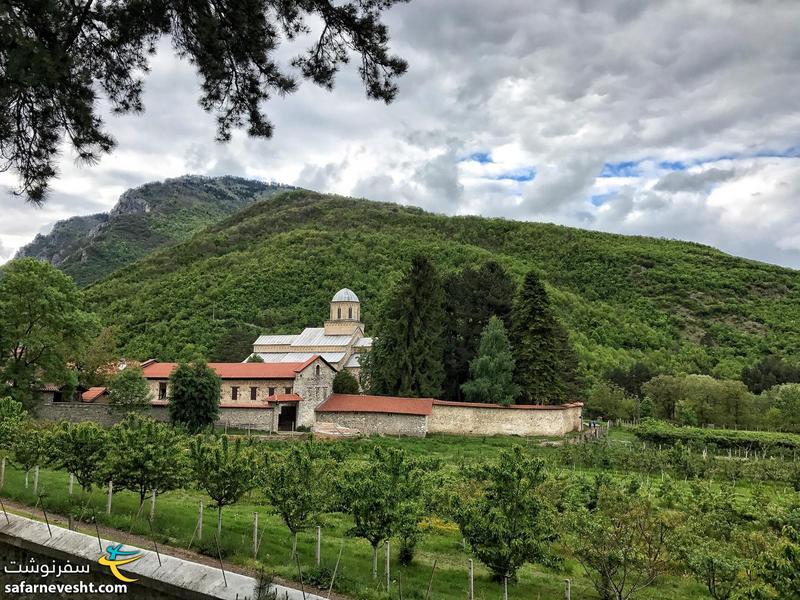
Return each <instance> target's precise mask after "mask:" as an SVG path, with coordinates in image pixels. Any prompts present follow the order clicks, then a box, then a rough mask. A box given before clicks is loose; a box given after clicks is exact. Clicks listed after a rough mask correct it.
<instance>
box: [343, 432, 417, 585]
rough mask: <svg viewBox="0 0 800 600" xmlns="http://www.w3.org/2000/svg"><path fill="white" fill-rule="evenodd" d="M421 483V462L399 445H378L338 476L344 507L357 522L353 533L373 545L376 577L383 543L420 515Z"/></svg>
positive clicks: (373, 563)
mask: <svg viewBox="0 0 800 600" xmlns="http://www.w3.org/2000/svg"><path fill="white" fill-rule="evenodd" d="M421 486H422V476H421V472H420V469H419V468H418V465H417V464H416V463H415V462H414V461H412V460H410V459H409V458H408V457H407V456H406V453H405V452H404V451H402V450H400V449H397V448H391V449H384V448H379V447H378V448H375V449H374V450H373V452H372V454H371V455H370V456H369V457H368V459H367V460H366V461H363V462H352V463H350V464H347V465H346V467H345V468H344V471H343V473H342V474H341V476H340V477H339V478H338V479H337V482H336V489H337V494H338V498H339V502H340V503H341V508H342V510H344V511H346V512H347V513H348V514H350V516H352V517H353V521H354V525H353V527H352V529H351V530H350V534H351V535H354V536H356V537H360V538H364V539H365V540H367V541H368V542H369V543H370V544H371V545H372V576H373V577H377V576H378V548H379V547H380V545H381V544H382V543H383V542H385V541H386V540H387V539H389V538H391V537H392V536H393V535H395V534H396V533H398V532H399V531H400V529H401V527H407V526H408V524H409V522H410V521H411V520H413V519H414V517H413V515H419V507H420V495H421V491H422V488H421ZM418 522H419V517H417V520H416V521H415V522H414V524H415V525H416V523H418Z"/></svg>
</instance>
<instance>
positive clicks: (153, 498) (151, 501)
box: [150, 490, 156, 521]
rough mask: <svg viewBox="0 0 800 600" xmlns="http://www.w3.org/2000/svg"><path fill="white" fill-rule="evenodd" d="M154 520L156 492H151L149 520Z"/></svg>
mask: <svg viewBox="0 0 800 600" xmlns="http://www.w3.org/2000/svg"><path fill="white" fill-rule="evenodd" d="M155 518H156V491H155V490H153V495H152V496H150V520H151V521H152V520H153V519H155Z"/></svg>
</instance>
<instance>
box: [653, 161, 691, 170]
mask: <svg viewBox="0 0 800 600" xmlns="http://www.w3.org/2000/svg"><path fill="white" fill-rule="evenodd" d="M658 168H659V169H667V170H668V171H685V170H686V168H687V164H686V163H685V162H682V161H680V160H662V161H661V162H660V163H658Z"/></svg>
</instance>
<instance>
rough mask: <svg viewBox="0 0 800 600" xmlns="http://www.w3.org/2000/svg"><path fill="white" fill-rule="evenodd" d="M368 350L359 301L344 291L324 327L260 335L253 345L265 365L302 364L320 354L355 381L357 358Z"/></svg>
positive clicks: (369, 343) (357, 372) (334, 301)
mask: <svg viewBox="0 0 800 600" xmlns="http://www.w3.org/2000/svg"><path fill="white" fill-rule="evenodd" d="M371 347H372V338H370V337H366V336H365V335H364V324H363V323H362V322H361V302H360V301H359V300H358V296H356V295H355V293H354V292H353V291H352V290H349V289H347V288H343V289H341V290H339V291H338V292H336V294H335V295H334V296H333V299H332V300H331V304H330V318H329V319H328V320H327V321H325V324H324V326H323V327H306V328H305V329H304V330H303V331H302V332H300V333H297V334H290V335H261V336H259V337H258V339H257V340H256V341H255V342H253V354H257V355H259V356H260V357H261V358H262V359H264V362H265V363H303V362H305V361H307V360H308V359H310V358H311V357H312V356H315V355H319V356H321V357H322V358H324V359H325V361H327V362H328V363H329V364H331V365H333V367H334V368H335V369H336V370H337V371H341V370H342V369H345V370H347V371H349V372H350V373H351V374H352V375H353V376H354V377H355V378H356V379H358V376H359V369H360V360H359V359H360V357H361V355H362V353H364V352H368V351H369V350H370V348H371ZM251 356H252V355H251Z"/></svg>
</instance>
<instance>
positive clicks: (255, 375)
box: [142, 361, 309, 379]
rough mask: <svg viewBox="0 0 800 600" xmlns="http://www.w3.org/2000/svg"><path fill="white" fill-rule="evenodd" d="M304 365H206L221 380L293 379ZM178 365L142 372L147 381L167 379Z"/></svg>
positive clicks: (150, 367) (153, 366) (158, 364)
mask: <svg viewBox="0 0 800 600" xmlns="http://www.w3.org/2000/svg"><path fill="white" fill-rule="evenodd" d="M308 363H309V361H306V362H305V363H208V366H209V367H211V368H212V369H213V370H214V372H215V373H216V374H217V375H219V376H220V377H221V378H222V379H294V378H295V376H296V375H297V373H299V372H300V371H302V370H303V369H304V368H305V367H307V366H308ZM177 366H178V363H162V362H153V363H150V364H148V365H146V366H145V367H144V368H143V369H142V371H143V372H144V376H145V377H146V378H147V379H167V378H168V377H169V376H170V375H171V374H172V371H174V370H175V367H177Z"/></svg>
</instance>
